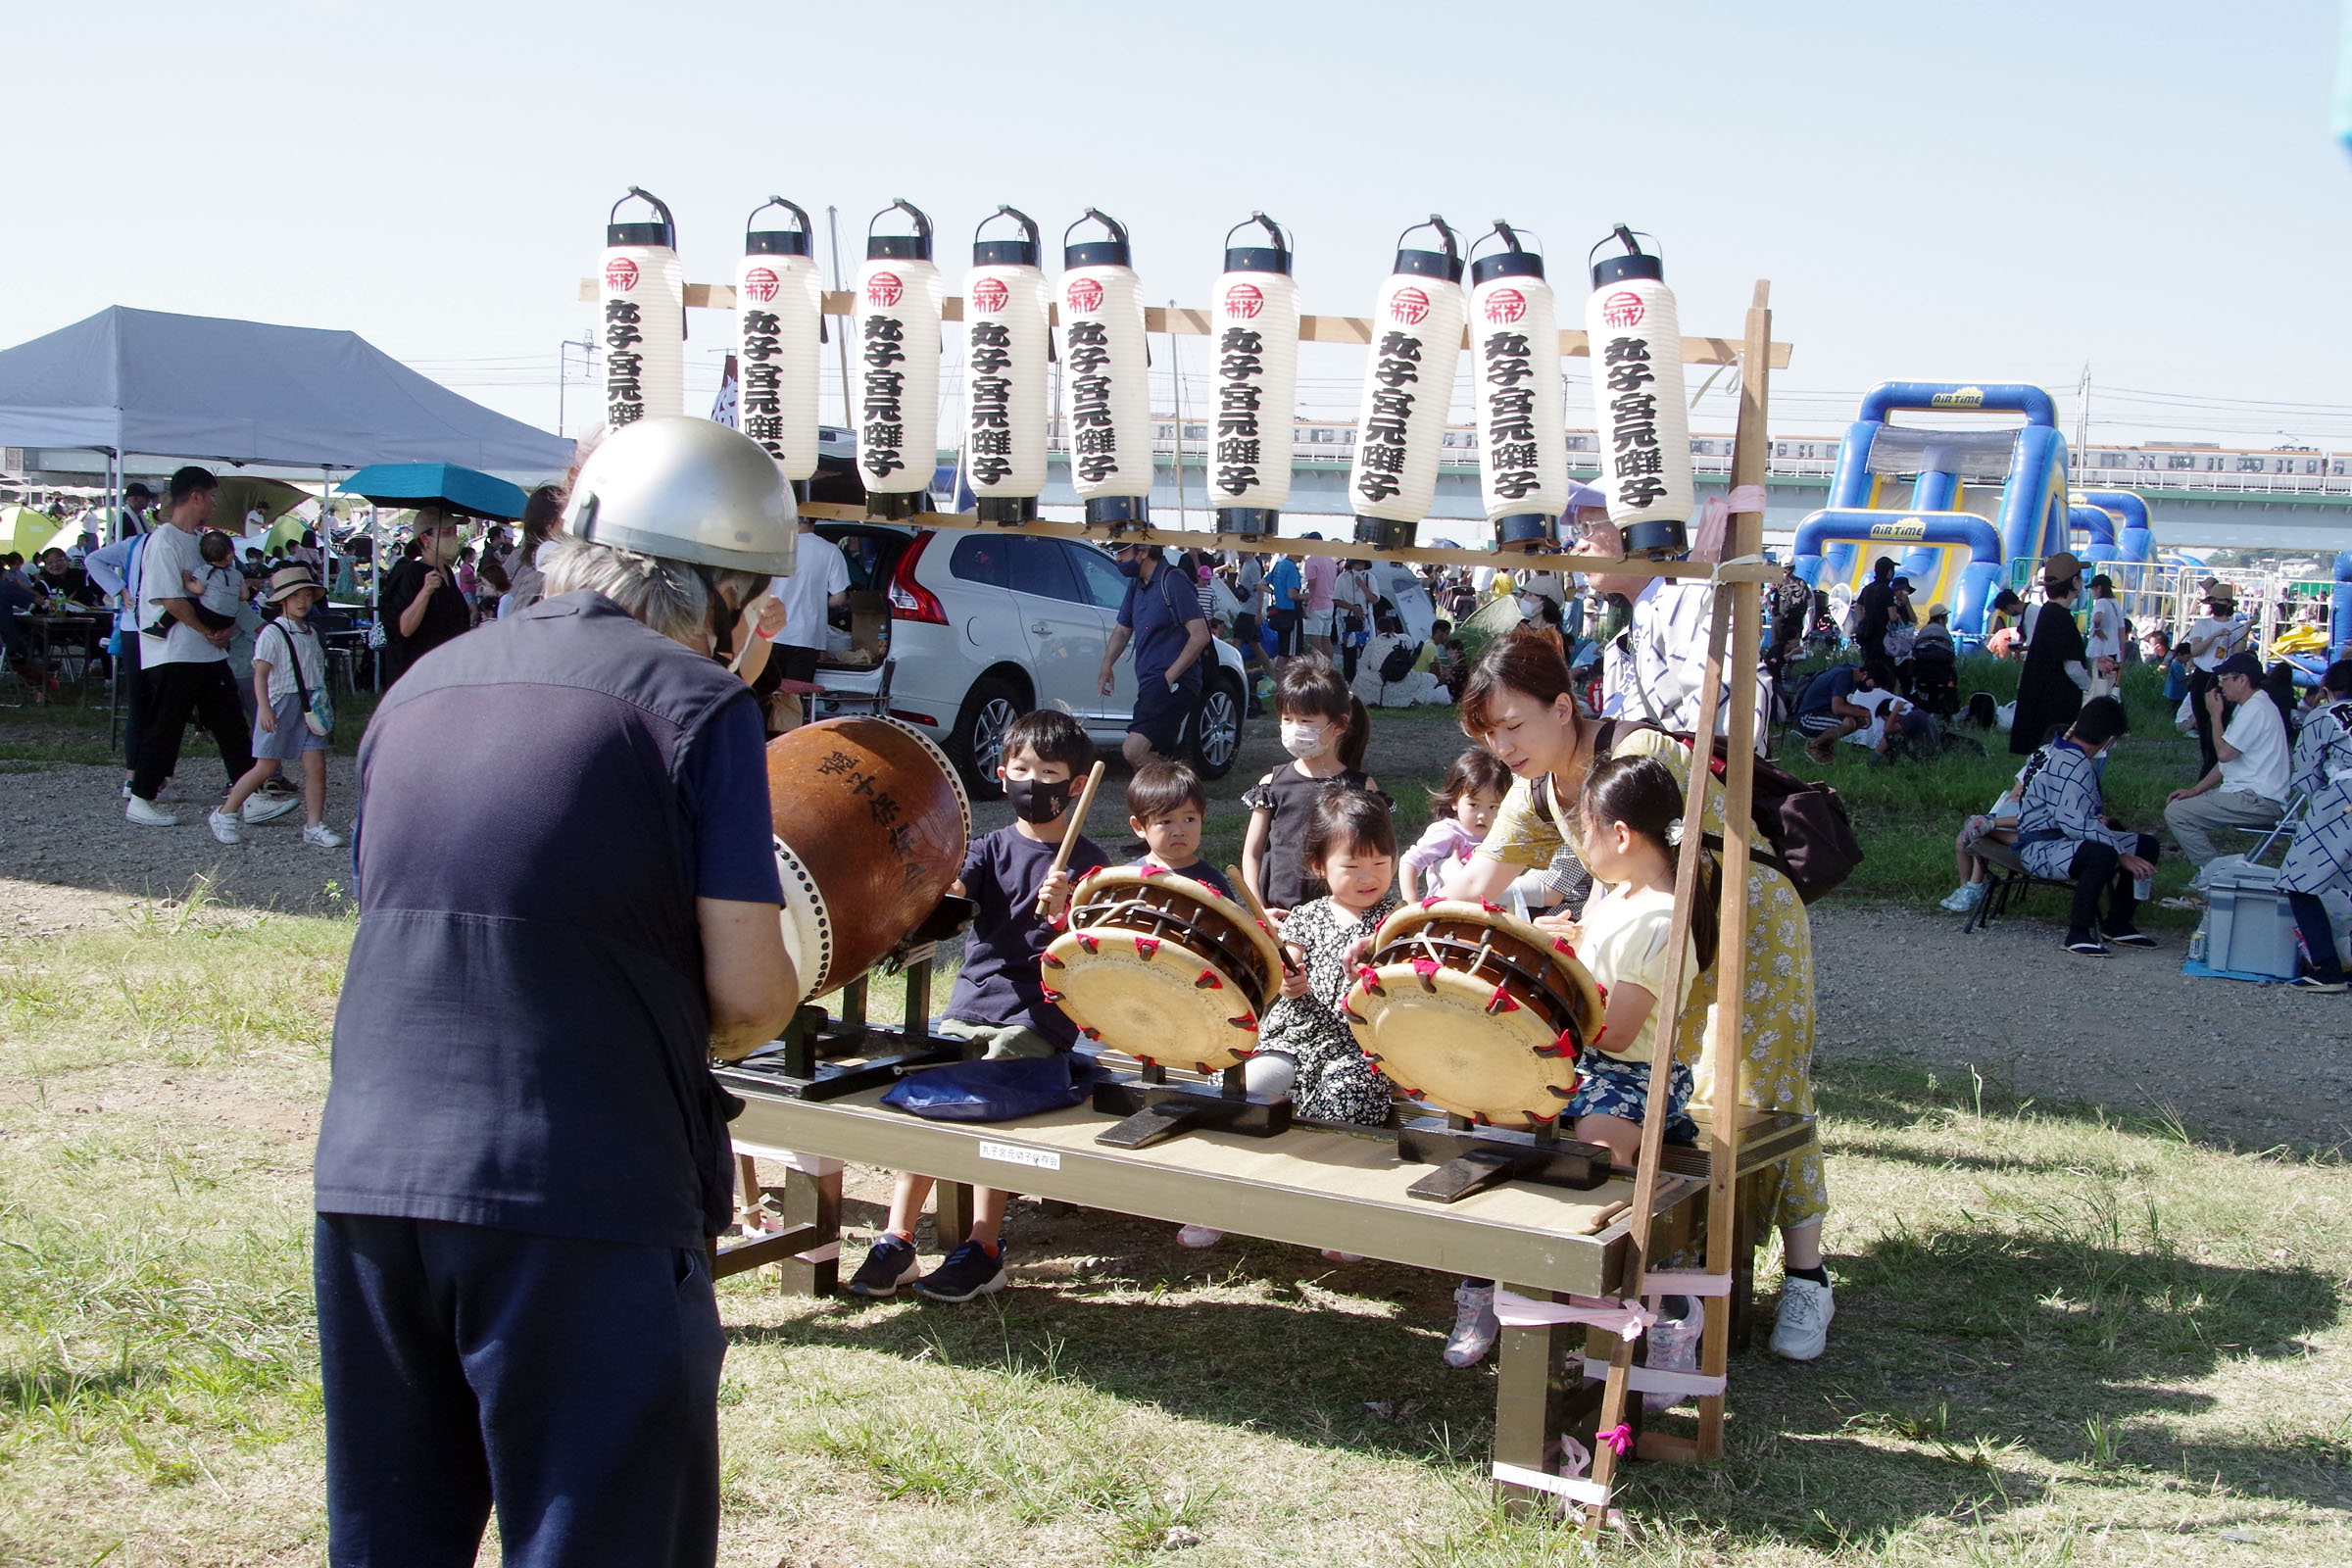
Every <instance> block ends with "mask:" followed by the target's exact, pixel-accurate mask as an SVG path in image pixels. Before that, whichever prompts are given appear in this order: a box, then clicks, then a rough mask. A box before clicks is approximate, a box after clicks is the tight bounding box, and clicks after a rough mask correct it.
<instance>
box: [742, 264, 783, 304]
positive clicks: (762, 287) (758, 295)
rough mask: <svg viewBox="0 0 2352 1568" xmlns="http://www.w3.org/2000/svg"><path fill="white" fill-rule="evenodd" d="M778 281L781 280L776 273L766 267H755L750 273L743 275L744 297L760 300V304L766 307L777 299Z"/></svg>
mask: <svg viewBox="0 0 2352 1568" xmlns="http://www.w3.org/2000/svg"><path fill="white" fill-rule="evenodd" d="M778 281H779V279H778V278H777V277H776V274H775V273H774V272H771V271H769V270H767V269H766V268H764V267H755V268H753V269H752V270H750V271H748V272H746V273H744V274H743V296H744V298H746V299H752V300H758V301H759V302H760V304H762V305H765V304H766V303H767V302H768V301H769V300H772V299H774V298H775V297H776V284H777V282H778Z"/></svg>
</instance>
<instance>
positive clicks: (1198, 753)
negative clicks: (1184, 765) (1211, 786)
mask: <svg viewBox="0 0 2352 1568" xmlns="http://www.w3.org/2000/svg"><path fill="white" fill-rule="evenodd" d="M1241 755H1242V688H1241V683H1240V682H1238V681H1236V680H1235V679H1234V678H1233V677H1232V676H1230V675H1221V676H1219V677H1218V678H1217V679H1216V680H1213V681H1211V682H1210V683H1209V687H1208V691H1207V694H1206V695H1205V696H1203V697H1202V698H1201V709H1200V711H1199V712H1198V713H1197V714H1196V715H1195V722H1194V724H1193V767H1194V770H1195V771H1197V772H1198V773H1200V775H1201V777H1202V778H1223V777H1224V776H1225V775H1226V774H1228V773H1230V772H1232V771H1233V764H1234V763H1235V761H1237V760H1239V759H1240V757H1241Z"/></svg>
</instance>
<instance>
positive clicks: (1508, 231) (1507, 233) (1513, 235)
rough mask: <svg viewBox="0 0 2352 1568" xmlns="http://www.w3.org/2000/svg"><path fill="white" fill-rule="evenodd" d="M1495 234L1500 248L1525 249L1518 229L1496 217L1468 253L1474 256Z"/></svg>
mask: <svg viewBox="0 0 2352 1568" xmlns="http://www.w3.org/2000/svg"><path fill="white" fill-rule="evenodd" d="M1496 234H1500V235H1501V236H1502V248H1503V249H1504V250H1507V251H1510V252H1512V253H1513V254H1519V253H1523V252H1525V251H1526V249H1527V247H1526V246H1525V245H1523V244H1521V243H1520V242H1519V234H1520V231H1519V230H1518V229H1515V228H1513V227H1512V226H1511V225H1510V224H1508V223H1506V222H1504V221H1502V220H1501V219H1499V218H1497V219H1496V220H1495V226H1494V228H1493V229H1491V230H1490V231H1488V232H1487V233H1484V234H1481V235H1479V236H1478V238H1477V239H1475V240H1473V241H1471V244H1470V254H1471V255H1472V256H1476V255H1477V254H1478V248H1479V246H1481V245H1484V244H1485V243H1486V242H1487V241H1489V240H1491V239H1493V238H1494V237H1495V235H1496ZM1527 237H1528V238H1529V239H1535V238H1536V235H1535V234H1533V233H1532V232H1531V233H1529V234H1528V236H1527ZM1603 243H1604V244H1605V243H1606V241H1603Z"/></svg>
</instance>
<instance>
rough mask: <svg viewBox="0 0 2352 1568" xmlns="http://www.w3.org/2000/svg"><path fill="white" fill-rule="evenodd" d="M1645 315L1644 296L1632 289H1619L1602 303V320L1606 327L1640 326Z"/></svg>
mask: <svg viewBox="0 0 2352 1568" xmlns="http://www.w3.org/2000/svg"><path fill="white" fill-rule="evenodd" d="M1645 314H1647V313H1646V310H1645V308H1644V307H1643V306H1642V296H1641V295H1639V294H1636V293H1634V292H1633V291H1632V290H1630V289H1619V290H1618V291H1617V292H1616V293H1614V294H1612V295H1610V296H1609V297H1608V298H1607V299H1605V300H1602V301H1601V302H1600V319H1601V322H1602V324H1603V325H1606V326H1640V325H1641V324H1642V317H1643V316H1644V315H1645Z"/></svg>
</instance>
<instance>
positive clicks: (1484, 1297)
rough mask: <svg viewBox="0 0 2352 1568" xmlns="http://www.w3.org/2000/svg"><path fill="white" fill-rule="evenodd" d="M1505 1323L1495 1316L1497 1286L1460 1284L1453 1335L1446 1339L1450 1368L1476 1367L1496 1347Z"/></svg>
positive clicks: (1457, 1291) (1447, 1359)
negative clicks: (1496, 1340)
mask: <svg viewBox="0 0 2352 1568" xmlns="http://www.w3.org/2000/svg"><path fill="white" fill-rule="evenodd" d="M1501 1332H1502V1324H1501V1323H1500V1322H1498V1321H1496V1319H1495V1287H1494V1286H1492V1285H1456V1286H1455V1287H1454V1288H1453V1332H1452V1333H1451V1334H1449V1335H1447V1336H1446V1365H1447V1366H1476V1365H1478V1363H1479V1362H1481V1361H1484V1360H1485V1359H1486V1358H1487V1352H1488V1351H1489V1350H1492V1349H1493V1348H1495V1336H1496V1335H1498V1334H1500V1333H1501Z"/></svg>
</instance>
